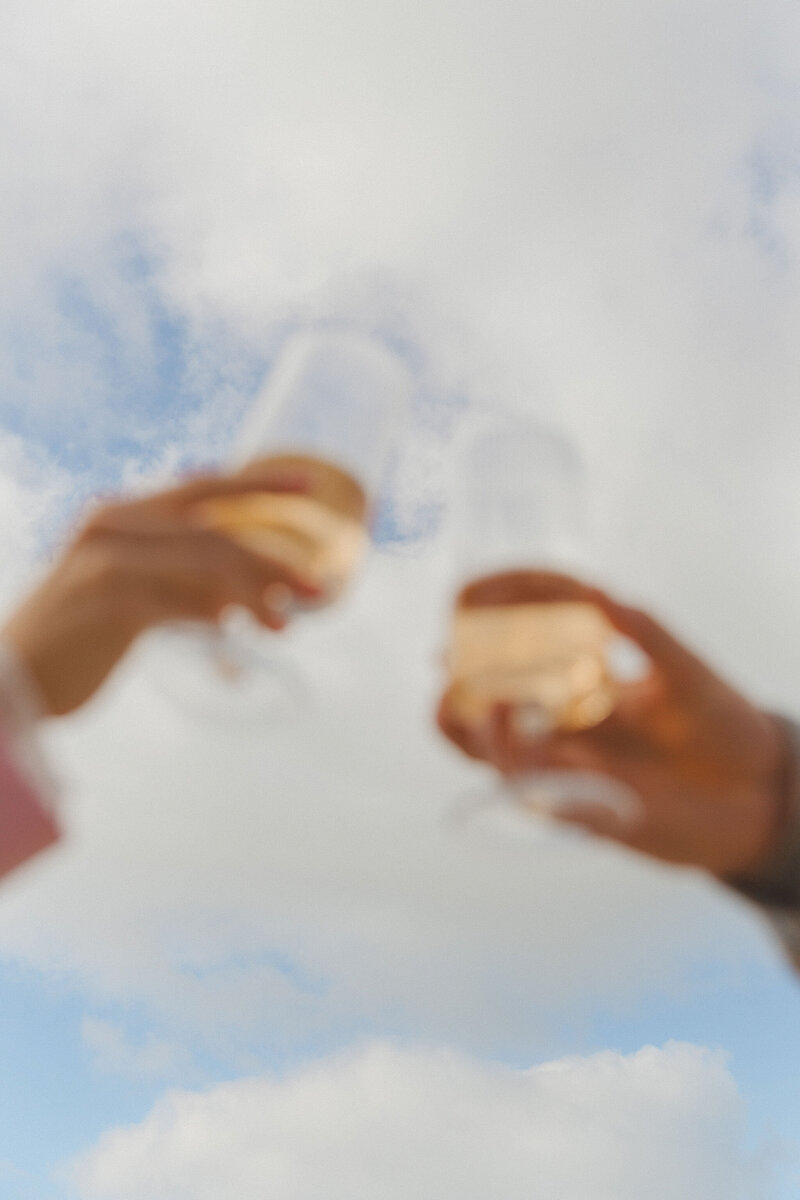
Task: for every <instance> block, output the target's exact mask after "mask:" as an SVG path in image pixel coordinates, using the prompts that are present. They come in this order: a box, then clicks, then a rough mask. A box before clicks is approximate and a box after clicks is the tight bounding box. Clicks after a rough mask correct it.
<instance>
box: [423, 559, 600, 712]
mask: <svg viewBox="0 0 800 1200" xmlns="http://www.w3.org/2000/svg"><path fill="white" fill-rule="evenodd" d="M524 575H525V573H524V572H519V573H514V575H513V579H514V581H515V583H516V586H515V587H514V589H513V590H514V597H515V598H514V600H513V601H512V602H508V601H503V600H497V599H495V598H493V597H492V598H491V600H490V602H488V603H487V602H486V599H487V597H488V595H489V594H490V593H491V591H492V584H493V583H495V584H496V582H497V581H499V580H508V579H509V578H512V576H511V575H508V576H496V577H490V578H487V579H486V580H482V581H478V582H477V584H472V585H470V587H468V588H466V589H464V592H462V594H461V596H460V597H459V600H458V602H457V604H456V608H455V612H454V617H453V626H452V635H451V641H450V647H449V650H448V654H447V667H448V671H449V675H450V686H451V689H452V690H451V701H452V704H453V706H454V708H455V710H456V712H457V713H458V714H459V715H460V717H461V719H462V720H463V721H464V723H465V724H467V725H482V724H483V723H484V722H485V721H486V720H487V718H488V717H489V716H490V714H491V712H492V710H493V708H494V707H495V706H496V705H497V704H510V705H511V706H512V707H513V709H514V715H515V716H516V717H517V718H518V719H519V721H520V722H521V723H523V725H524V727H525V728H526V729H527V730H528V731H529V732H532V733H545V732H547V731H548V730H550V729H554V728H560V729H586V728H589V727H590V726H592V725H596V724H597V723H598V722H599V721H602V720H603V718H604V717H606V716H608V714H609V713H610V712H611V710H612V708H613V707H614V702H615V697H616V685H615V681H614V679H613V678H612V677H611V675H610V673H609V669H608V664H607V651H608V646H609V642H610V640H611V638H612V637H613V636H614V630H613V628H612V627H611V625H610V624H609V622H608V621H607V620H606V618H605V616H604V615H603V613H601V612H600V610H599V609H598V608H596V607H595V606H594V605H593V604H590V603H587V602H586V601H581V600H569V599H550V598H538V599H537V598H533V597H530V598H528V597H526V596H525V586H524ZM485 584H488V585H489V587H488V588H487V587H485V586H484V585H485ZM494 590H495V591H498V589H496V588H495V589H494ZM533 590H534V592H537V591H538V593H539V595H540V597H541V588H538V589H533ZM482 592H483V598H481V593H482ZM512 720H513V717H512Z"/></svg>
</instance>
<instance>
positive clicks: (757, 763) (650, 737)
mask: <svg viewBox="0 0 800 1200" xmlns="http://www.w3.org/2000/svg"><path fill="white" fill-rule="evenodd" d="M529 574H530V577H529V579H528V581H527V582H528V584H529V585H530V587H531V589H532V590H536V589H537V587H538V588H539V589H540V590H541V592H542V598H543V599H550V600H559V599H567V600H571V601H573V600H578V599H581V600H585V601H586V602H588V603H591V604H594V605H596V606H597V608H599V609H600V610H601V611H602V612H603V613H604V614H605V615H606V617H607V618H608V620H609V621H610V622H611V624H612V625H613V626H614V628H615V629H616V630H617V631H618V632H619V633H620V634H623V635H624V636H625V637H627V638H630V639H631V640H632V641H634V642H635V643H636V644H637V645H638V646H640V647H641V649H642V650H643V651H644V652H645V654H646V655H647V657H648V659H649V660H650V671H649V673H648V674H647V675H646V676H645V677H644V678H643V679H640V680H638V681H636V682H632V683H621V684H620V689H619V695H618V699H617V703H616V705H615V708H614V711H613V712H612V713H611V714H610V716H608V717H607V718H606V719H605V720H603V721H602V722H600V723H599V724H598V725H596V726H594V727H593V728H591V729H586V730H582V731H580V732H572V731H570V732H565V731H555V732H553V733H551V734H548V735H546V736H538V737H529V736H528V737H526V736H525V734H524V730H522V729H521V728H520V725H521V724H522V722H515V719H514V711H513V709H512V708H511V707H510V706H498V707H497V708H496V709H495V711H494V713H493V714H492V717H491V719H490V721H489V722H488V723H487V724H486V725H485V726H484V727H483V728H479V729H476V728H475V727H468V726H466V725H464V723H463V721H460V720H459V717H458V714H457V711H456V706H455V705H454V704H453V703H452V696H451V694H450V692H448V693H445V695H444V697H443V698H442V701H441V705H440V708H439V713H438V722H439V725H440V727H441V729H442V730H443V732H444V733H445V734H446V735H447V736H448V737H449V738H450V739H451V740H452V741H453V742H455V743H456V745H458V746H460V748H461V749H462V750H464V751H465V753H467V754H469V755H471V756H473V757H475V758H480V759H483V760H485V761H487V762H490V763H492V764H493V765H494V766H496V767H497V768H498V769H499V770H500V771H502V772H503V773H504V774H507V775H513V774H517V773H520V772H523V771H532V770H536V769H537V768H541V769H547V770H552V769H558V768H563V769H565V770H572V771H574V770H587V771H595V772H599V773H600V774H602V775H606V776H609V777H611V778H612V779H614V780H617V781H618V782H620V783H622V784H624V785H627V787H629V788H631V789H633V791H634V792H635V793H636V794H637V795H638V797H639V799H640V804H639V805H638V806H637V807H636V810H635V811H634V812H632V813H626V812H625V811H623V810H622V809H619V810H615V809H612V808H610V807H606V806H601V805H592V804H587V803H585V802H578V801H577V800H576V801H575V802H574V803H570V804H568V805H566V804H565V805H559V807H558V810H557V812H556V813H555V814H554V815H555V816H556V817H557V818H558V819H560V820H563V821H567V822H570V823H574V824H577V825H580V826H582V827H584V828H585V829H587V830H589V831H591V832H593V833H595V834H598V835H601V836H604V837H608V838H611V839H613V840H614V841H617V842H620V843H622V844H624V845H626V846H629V847H631V848H633V849H636V850H639V851H642V852H643V853H646V854H650V855H653V856H654V857H656V858H659V859H663V860H666V861H668V862H674V863H684V864H692V865H695V866H699V867H704V868H706V869H707V870H709V871H711V872H712V873H714V874H715V875H718V876H721V877H725V876H730V877H733V876H741V875H748V874H750V873H753V872H755V871H757V869H758V867H759V865H760V863H761V862H763V861H764V860H765V859H766V857H767V856H768V854H769V852H770V850H771V849H772V847H773V845H774V844H775V841H776V839H777V837H778V836H779V831H780V826H781V819H782V815H783V814H782V792H783V786H782V781H783V768H784V756H785V748H784V739H783V734H782V731H781V729H780V726H779V724H778V722H777V721H776V720H775V719H774V718H773V717H771V716H769V715H767V714H765V713H764V712H762V711H761V710H760V709H758V708H757V707H756V706H754V705H753V704H752V703H751V702H750V701H749V700H747V699H746V698H745V697H744V696H742V695H741V694H740V693H739V692H737V691H736V690H735V689H734V688H732V687H731V686H730V685H728V684H727V683H725V682H724V681H723V680H722V679H721V678H720V677H719V676H718V675H716V674H715V672H713V671H712V670H711V669H710V668H709V667H708V666H707V665H706V664H705V663H703V662H702V661H701V660H700V659H699V658H697V657H696V656H695V655H694V654H692V653H691V651H689V650H688V649H686V647H684V646H683V645H682V644H681V643H680V642H679V641H677V640H676V639H675V638H674V637H673V636H672V635H671V634H670V633H668V632H667V631H666V630H665V629H664V628H663V627H662V626H661V625H660V624H659V623H658V622H657V621H655V620H654V619H653V618H652V617H651V616H649V614H647V613H645V612H642V611H639V610H637V609H634V608H629V607H627V606H625V605H622V604H619V603H618V602H617V601H616V600H614V599H612V598H611V597H610V596H607V595H606V594H605V593H603V592H601V591H599V590H597V589H595V588H591V587H588V586H586V585H584V584H580V583H577V582H576V581H575V580H571V579H563V580H562V583H563V589H562V588H560V587H559V586H558V581H559V579H560V577H558V576H550V575H548V574H546V573H540V572H530V573H529ZM510 578H511V577H509V579H510ZM518 578H519V573H516V576H515V579H517V580H518ZM554 589H555V590H554ZM515 598H518V597H516V596H514V595H509V597H508V600H509V601H513V600H514V599H515Z"/></svg>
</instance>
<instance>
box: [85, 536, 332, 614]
mask: <svg viewBox="0 0 800 1200" xmlns="http://www.w3.org/2000/svg"><path fill="white" fill-rule="evenodd" d="M92 548H93V550H94V552H95V561H96V562H97V564H98V565H97V567H96V568H95V572H94V573H95V577H97V576H99V577H100V578H101V579H105V580H110V581H111V586H112V588H113V590H114V593H115V597H116V599H117V601H118V603H119V605H120V606H121V607H122V606H124V607H125V608H126V609H131V608H132V609H133V610H134V617H135V620H136V622H137V623H138V625H139V627H140V628H146V627H148V626H150V625H155V624H159V623H162V622H164V621H170V620H176V619H187V620H192V619H196V620H210V621H215V620H217V619H218V618H219V616H220V614H221V613H222V612H223V611H224V609H225V608H227V607H229V606H231V605H240V606H242V607H244V608H247V609H248V610H249V611H250V612H251V613H252V614H253V616H254V617H255V618H256V620H258V621H259V622H260V623H261V624H263V625H266V626H267V627H269V628H271V629H275V630H277V629H282V628H284V626H285V625H286V623H287V621H288V618H289V615H290V610H291V607H292V604H293V602H294V599H295V597H301V598H304V599H309V600H315V599H318V598H319V596H320V590H319V587H318V585H317V584H316V583H314V582H311V581H308V580H306V579H304V578H303V577H302V576H300V575H299V574H298V573H297V572H296V571H293V570H292V569H291V568H290V567H288V566H286V564H284V563H279V562H276V561H272V560H269V559H266V558H263V557H262V556H260V555H257V554H254V553H253V552H252V551H250V550H248V549H247V548H246V547H245V546H242V545H240V544H239V543H237V542H234V541H233V540H231V539H230V538H227V537H225V536H224V535H223V534H219V533H216V532H215V531H213V530H207V529H202V528H199V527H191V526H189V527H187V526H181V525H179V526H177V527H176V528H174V529H173V528H171V529H170V531H169V533H163V532H161V533H159V534H157V535H150V536H147V537H141V536H136V535H133V536H131V535H127V534H119V533H118V534H105V535H103V536H98V537H96V538H95V540H94V543H93V546H92Z"/></svg>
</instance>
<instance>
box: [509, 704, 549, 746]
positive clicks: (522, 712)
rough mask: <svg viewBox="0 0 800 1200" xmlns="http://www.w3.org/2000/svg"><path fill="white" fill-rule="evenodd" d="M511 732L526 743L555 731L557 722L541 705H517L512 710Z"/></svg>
mask: <svg viewBox="0 0 800 1200" xmlns="http://www.w3.org/2000/svg"><path fill="white" fill-rule="evenodd" d="M510 720H511V731H512V733H513V734H514V735H515V736H516V737H518V738H519V739H520V741H524V742H532V741H535V740H536V739H537V738H541V737H545V736H546V735H547V734H548V733H552V732H553V730H554V729H555V721H554V720H553V718H552V716H551V715H550V713H549V712H548V711H547V709H546V708H542V706H541V704H517V705H515V706H514V708H513V709H512V710H511V718H510Z"/></svg>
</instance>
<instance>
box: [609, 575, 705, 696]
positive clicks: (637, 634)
mask: <svg viewBox="0 0 800 1200" xmlns="http://www.w3.org/2000/svg"><path fill="white" fill-rule="evenodd" d="M592 603H594V604H595V605H596V606H597V607H598V608H599V609H600V610H601V612H603V613H605V615H606V616H607V617H608V619H609V621H610V622H611V624H612V625H613V626H614V628H615V629H616V630H617V631H618V632H619V633H621V634H623V635H624V636H625V637H628V638H630V639H631V641H634V642H636V644H637V645H638V646H640V647H641V648H642V650H644V652H645V654H646V655H647V656H648V658H650V659H652V661H653V663H654V664H655V665H656V667H658V669H659V671H660V672H661V673H662V675H663V676H664V677H665V678H667V679H669V680H670V681H671V682H672V683H675V684H677V685H678V686H680V687H696V686H698V685H699V684H705V683H708V682H709V681H710V680H711V679H713V678H714V676H713V672H712V671H711V669H710V668H709V667H708V666H707V665H706V664H705V663H704V662H703V661H702V659H700V658H698V657H697V655H696V654H693V653H692V651H691V650H689V649H688V648H687V647H686V646H685V645H684V644H683V643H682V642H680V641H679V640H678V639H677V638H676V637H675V636H674V635H673V634H672V633H670V632H669V631H668V630H667V629H665V627H664V626H663V625H662V624H661V623H660V622H659V621H657V620H656V619H655V617H652V616H651V615H650V613H648V612H645V611H644V610H643V609H639V608H631V607H630V606H628V605H625V604H620V603H619V602H618V601H617V600H614V599H613V598H612V597H611V596H608V595H606V593H605V592H601V591H599V590H597V589H595V590H594V592H593V596H592Z"/></svg>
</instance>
